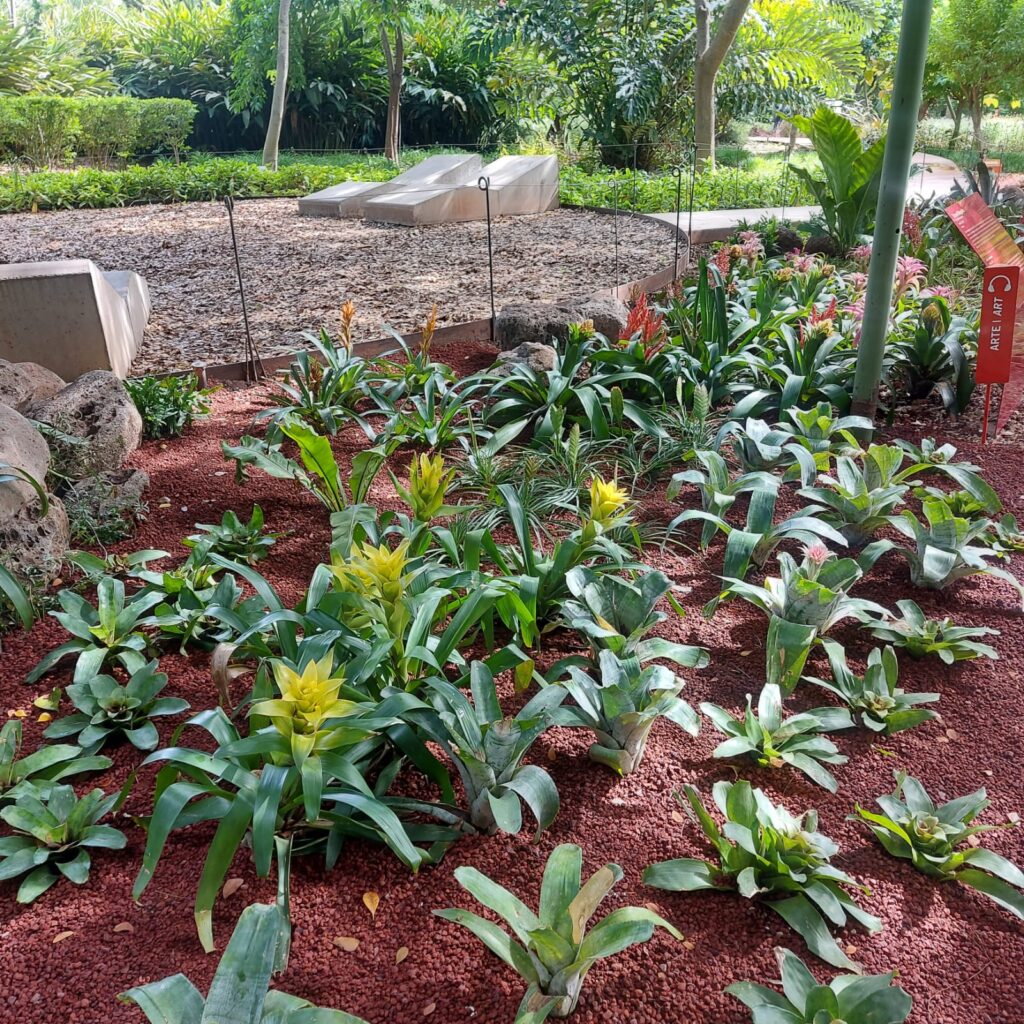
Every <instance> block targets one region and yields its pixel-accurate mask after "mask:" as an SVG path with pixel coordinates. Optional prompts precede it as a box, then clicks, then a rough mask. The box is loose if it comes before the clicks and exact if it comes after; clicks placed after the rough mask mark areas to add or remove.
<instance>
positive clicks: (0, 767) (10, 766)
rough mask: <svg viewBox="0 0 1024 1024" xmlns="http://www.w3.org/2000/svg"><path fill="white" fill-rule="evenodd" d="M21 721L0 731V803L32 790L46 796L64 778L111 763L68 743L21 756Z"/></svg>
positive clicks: (10, 722) (96, 770) (8, 724)
mask: <svg viewBox="0 0 1024 1024" xmlns="http://www.w3.org/2000/svg"><path fill="white" fill-rule="evenodd" d="M21 739H22V728H21V722H20V721H19V720H18V719H16V718H12V719H11V720H10V721H8V722H5V723H4V727H3V728H2V729H0V801H3V802H7V801H11V800H17V799H18V797H19V796H20V795H21V793H22V792H24V791H25V790H31V791H32V792H34V793H36V794H41V795H42V796H46V795H47V794H48V793H49V791H50V788H51V787H52V786H53V785H54V784H55V783H57V782H60V781H62V780H63V779H68V778H70V777H71V776H72V775H81V774H82V773H84V772H101V771H106V769H107V768H109V767H110V766H111V764H113V762H112V761H111V760H110V758H109V757H96V756H93V755H86V754H85V752H84V751H83V750H82V748H81V747H76V746H74V745H73V744H70V743H47V744H44V745H43V746H41V747H40V748H39V749H38V750H33V751H32V753H31V754H26V755H25V756H24V757H19V756H18V755H19V754H20V753H21Z"/></svg>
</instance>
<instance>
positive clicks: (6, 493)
mask: <svg viewBox="0 0 1024 1024" xmlns="http://www.w3.org/2000/svg"><path fill="white" fill-rule="evenodd" d="M0 463H5V464H6V465H8V466H13V467H15V468H16V469H21V470H24V471H25V472H26V473H29V474H30V475H31V476H32V477H34V478H35V479H36V480H37V481H38V482H39V483H41V484H43V485H44V486H45V482H46V471H47V470H48V469H49V466H50V450H49V448H48V447H47V444H46V441H44V440H43V436H42V434H40V433H39V431H38V430H36V428H35V427H34V426H33V425H32V424H31V423H30V422H29V421H28V420H27V419H26V418H25V417H24V416H22V415H21V413H19V412H17V411H16V410H14V409H12V408H11V407H10V406H8V405H0ZM41 512H42V505H41V502H40V498H39V495H38V494H37V493H36V490H35V488H34V487H33V486H32V485H31V484H30V483H28V482H27V481H21V480H18V481H9V482H7V483H2V484H0V561H2V562H3V564H4V565H5V566H6V567H7V568H9V569H13V570H15V571H24V570H26V569H32V568H40V567H41V568H44V569H46V568H55V567H56V566H58V565H60V561H61V558H62V557H63V555H64V552H65V551H66V550H67V548H68V544H69V542H70V537H69V531H68V517H67V514H66V513H65V511H64V506H63V505H62V504H61V503H60V502H59V501H58V500H57V499H56V498H54V497H50V498H49V510H48V511H47V513H46V515H43V516H41V515H40V513H41Z"/></svg>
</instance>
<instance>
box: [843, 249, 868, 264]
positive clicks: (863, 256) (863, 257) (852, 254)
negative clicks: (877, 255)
mask: <svg viewBox="0 0 1024 1024" xmlns="http://www.w3.org/2000/svg"><path fill="white" fill-rule="evenodd" d="M847 256H849V258H850V259H851V260H853V261H854V263H859V264H861V266H864V267H866V266H867V265H868V263H870V262H871V246H870V245H858V246H856V247H855V248H853V249H851V250H850V251H849V252H848V253H847Z"/></svg>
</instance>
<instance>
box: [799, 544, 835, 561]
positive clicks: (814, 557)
mask: <svg viewBox="0 0 1024 1024" xmlns="http://www.w3.org/2000/svg"><path fill="white" fill-rule="evenodd" d="M831 554H832V552H831V551H829V549H828V547H827V546H826V545H825V544H824V543H823V542H822V541H820V540H816V541H815V542H814V543H813V544H808V545H807V547H805V548H804V557H805V558H806V559H807V561H808V562H810V563H811V564H812V565H814V566H821V565H823V564H824V563H825V562H827V561H828V560H829V557H830V556H831Z"/></svg>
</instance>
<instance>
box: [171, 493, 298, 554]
mask: <svg viewBox="0 0 1024 1024" xmlns="http://www.w3.org/2000/svg"><path fill="white" fill-rule="evenodd" d="M265 525H266V521H265V519H264V516H263V509H261V508H260V506H259V505H253V507H252V513H251V514H250V515H249V519H248V521H246V522H243V521H242V519H241V518H240V517H239V515H238V513H237V512H235V511H234V509H230V508H229V509H227V510H226V511H225V512H224V515H222V516H221V519H220V522H219V523H196V529H197V530H200V531H201V532H200V533H197V534H193V535H192V536H191V537H186V538H185V539H184V540H183V541H182V543H183V544H184V545H185V547H187V548H195V547H197V546H198V545H199V544H206V545H208V547H207V550H208V551H210V552H213V553H215V554H218V555H223V556H224V557H225V558H230V559H233V560H241V561H243V562H245V563H247V564H248V565H255V564H256V563H257V562H258V561H260V560H261V559H263V558H266V557H267V555H269V554H270V549H271V548H272V547H273V546H274V544H275V543H276V542H277V541H278V540H279V539H280V538H281V537H283V536H285V535H284V534H283V533H268V532H267V531H266V530H265V529H264V527H265Z"/></svg>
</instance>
